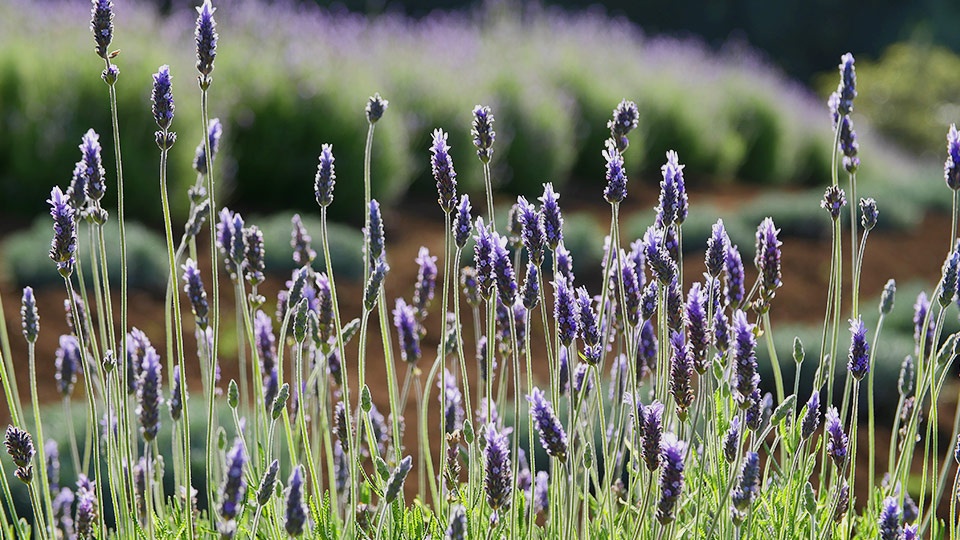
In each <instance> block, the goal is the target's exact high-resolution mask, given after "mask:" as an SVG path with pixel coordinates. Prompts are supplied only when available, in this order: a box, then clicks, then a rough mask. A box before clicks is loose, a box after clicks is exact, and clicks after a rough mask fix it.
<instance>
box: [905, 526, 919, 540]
mask: <svg viewBox="0 0 960 540" xmlns="http://www.w3.org/2000/svg"><path fill="white" fill-rule="evenodd" d="M919 527H920V525H919V524H913V525H905V526H904V527H903V537H902V538H903V540H917V538H919V536H918V535H917V529H918V528H919Z"/></svg>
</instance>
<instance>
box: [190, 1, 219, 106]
mask: <svg viewBox="0 0 960 540" xmlns="http://www.w3.org/2000/svg"><path fill="white" fill-rule="evenodd" d="M215 11H217V9H216V8H215V7H213V5H212V4H211V3H210V0H204V2H203V5H201V6H200V7H198V8H197V13H198V16H197V29H196V31H195V33H194V35H195V36H196V40H197V71H199V72H200V85H201V88H203V89H204V90H206V89H207V88H208V87H209V86H210V82H211V79H210V73H211V72H213V60H214V59H215V58H216V57H217V39H218V38H219V36H218V35H217V22H216V21H214V20H213V14H214V12H215Z"/></svg>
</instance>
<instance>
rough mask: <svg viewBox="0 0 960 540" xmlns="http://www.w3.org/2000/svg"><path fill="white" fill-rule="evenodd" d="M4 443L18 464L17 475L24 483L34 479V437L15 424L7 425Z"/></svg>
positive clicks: (14, 461)
mask: <svg viewBox="0 0 960 540" xmlns="http://www.w3.org/2000/svg"><path fill="white" fill-rule="evenodd" d="M3 445H4V446H6V447H7V453H8V454H10V458H11V459H12V460H13V464H14V465H16V466H17V470H16V475H17V478H19V479H20V480H21V481H22V482H23V483H24V484H29V483H30V482H32V481H33V456H34V455H35V454H36V451H35V450H34V448H33V437H31V436H30V434H29V433H27V431H26V430H23V429H20V428H18V427H14V426H7V433H6V437H5V438H4V441H3Z"/></svg>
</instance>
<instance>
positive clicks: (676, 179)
mask: <svg viewBox="0 0 960 540" xmlns="http://www.w3.org/2000/svg"><path fill="white" fill-rule="evenodd" d="M683 167H684V166H683V165H681V164H680V157H679V156H678V155H677V153H676V152H675V151H673V150H670V151H668V152H667V162H666V163H664V164H663V166H662V167H660V172H661V174H663V180H662V181H661V182H660V200H659V205H658V206H657V208H656V210H657V218H658V220H659V221H660V222H661V223H662V224H663V228H665V229H666V228H669V227H670V226H671V225H674V224H677V225H681V224H683V222H684V220H686V219H687V212H688V207H689V203H688V201H687V189H686V185H685V183H684V180H683Z"/></svg>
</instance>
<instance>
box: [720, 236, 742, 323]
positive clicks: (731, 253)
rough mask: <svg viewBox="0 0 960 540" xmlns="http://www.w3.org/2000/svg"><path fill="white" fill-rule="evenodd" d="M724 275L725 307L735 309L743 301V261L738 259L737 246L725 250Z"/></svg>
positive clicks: (738, 251)
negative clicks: (728, 306)
mask: <svg viewBox="0 0 960 540" xmlns="http://www.w3.org/2000/svg"><path fill="white" fill-rule="evenodd" d="M724 273H725V280H724V282H725V283H724V288H723V294H724V296H725V297H726V299H727V305H730V306H733V307H734V308H736V307H737V306H739V305H740V302H742V301H743V296H744V287H743V259H741V258H740V250H739V249H737V246H734V245H731V246H730V247H729V248H727V253H726V258H725V260H724Z"/></svg>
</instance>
